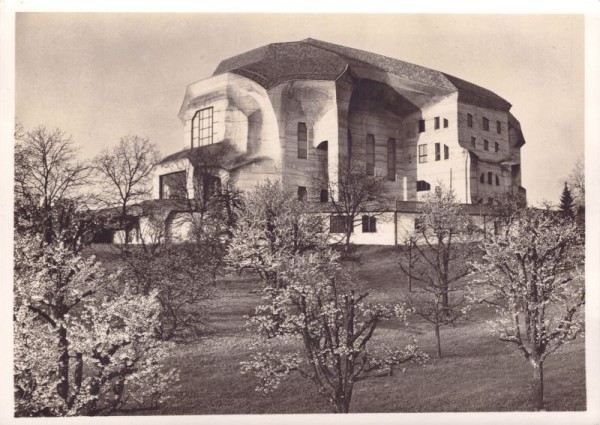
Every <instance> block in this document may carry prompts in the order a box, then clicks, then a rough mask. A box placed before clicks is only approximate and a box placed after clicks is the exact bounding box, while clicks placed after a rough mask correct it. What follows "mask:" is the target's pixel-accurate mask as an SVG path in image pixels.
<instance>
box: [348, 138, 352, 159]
mask: <svg viewBox="0 0 600 425" xmlns="http://www.w3.org/2000/svg"><path fill="white" fill-rule="evenodd" d="M350 160H352V133H350V130H348V161H350Z"/></svg>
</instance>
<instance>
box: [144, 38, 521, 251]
mask: <svg viewBox="0 0 600 425" xmlns="http://www.w3.org/2000/svg"><path fill="white" fill-rule="evenodd" d="M510 108H511V104H510V103H509V102H507V101H506V100H505V99H503V98H502V97H500V96H498V95H496V94H495V93H493V92H492V91H490V90H487V89H484V88H482V87H479V86H477V85H475V84H472V83H469V82H467V81H464V80H461V79H459V78H456V77H454V76H451V75H448V74H446V73H443V72H440V71H435V70H432V69H428V68H424V67H422V66H418V65H414V64H410V63H407V62H403V61H401V60H397V59H392V58H389V57H385V56H382V55H378V54H374V53H369V52H365V51H362V50H357V49H353V48H349V47H344V46H339V45H336V44H331V43H326V42H323V41H319V40H314V39H310V38H309V39H306V40H302V41H298V42H289V43H274V44H269V45H267V46H263V47H259V48H257V49H254V50H251V51H248V52H245V53H242V54H239V55H237V56H234V57H231V58H228V59H224V60H223V61H222V62H221V63H220V64H219V65H218V66H217V69H216V70H215V72H214V73H213V75H212V76H211V77H209V78H206V79H203V80H200V81H197V82H195V83H192V84H190V85H189V86H188V87H187V90H186V93H185V96H184V99H183V104H182V106H181V109H180V111H179V119H180V120H181V123H182V140H181V144H180V147H181V149H180V150H179V151H178V152H176V153H174V154H172V155H170V156H167V157H166V158H165V159H164V160H163V161H162V162H161V164H160V165H159V167H157V170H156V177H155V185H154V193H153V197H154V198H155V199H169V198H173V197H177V196H180V195H181V193H179V192H180V191H181V190H182V189H181V187H182V186H183V187H184V188H185V190H186V192H187V193H186V196H188V197H192V198H193V197H195V196H198V194H196V193H194V192H195V190H196V191H197V190H198V187H197V185H194V184H193V181H194V179H195V178H197V177H198V176H197V174H198V172H199V170H200V169H202V170H203V171H202V173H203V177H202V179H201V181H203V182H204V184H205V185H207V186H213V187H217V186H218V185H219V184H220V182H221V181H223V179H227V180H229V181H231V182H234V183H235V185H236V186H237V187H238V188H239V189H242V190H251V189H252V188H253V187H254V186H255V185H256V183H257V182H260V181H264V180H266V179H271V180H275V179H278V180H281V181H282V182H283V183H284V184H285V185H287V186H289V187H297V190H298V194H299V196H300V197H303V198H306V199H307V200H308V201H315V202H319V201H324V200H326V195H325V196H324V194H323V189H322V187H314V183H311V182H314V180H315V176H320V177H322V178H323V179H327V180H329V181H335V179H337V178H338V172H339V165H340V161H342V160H347V159H348V158H351V159H356V160H357V161H360V162H361V163H364V164H365V170H364V172H365V174H366V175H375V176H380V177H383V178H385V179H386V183H385V185H386V192H387V195H388V197H389V198H390V199H392V200H394V201H397V205H398V207H397V208H396V211H394V213H395V218H394V220H393V221H394V223H392V224H391V225H387V226H379V227H380V229H378V232H377V233H380V234H379V235H367V236H368V237H366V239H365V238H362V239H361V238H360V237H359V238H358V239H356V242H358V243H361V242H366V243H369V242H377V243H395V242H397V239H398V235H397V232H398V230H397V229H398V218H397V216H398V213H402V212H403V211H405V212H406V213H407V214H409V211H410V210H411V208H412V207H411V208H405V207H403V204H402V203H406V204H405V206H408V205H412V203H413V202H414V201H418V200H419V198H420V196H421V195H422V194H424V193H426V192H428V191H430V190H433V189H434V187H435V186H436V185H438V184H444V185H445V186H447V187H451V188H452V189H453V190H454V192H455V194H456V196H457V198H458V200H460V202H463V203H465V204H488V203H493V202H494V199H496V198H497V197H498V196H500V194H502V193H504V192H507V191H510V192H512V193H513V194H519V195H521V196H523V197H524V196H525V189H523V187H522V186H521V167H520V149H521V147H522V146H523V145H524V143H525V140H524V137H523V134H522V132H521V128H520V124H519V121H518V120H517V119H516V118H515V117H514V116H513V115H512V114H511V113H510ZM207 169H208V170H212V171H211V172H210V173H207V172H206V170H207ZM181 182H184V184H183V185H182V184H181ZM394 229H396V231H395V233H396V234H395V235H394V234H391V235H389V237H386V236H385V234H386V233H390V232H391V233H394ZM359 233H360V231H358V232H357V236H358V234H359ZM368 233H374V232H368ZM369 237H370V238H371V239H369Z"/></svg>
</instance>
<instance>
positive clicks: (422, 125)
mask: <svg viewBox="0 0 600 425" xmlns="http://www.w3.org/2000/svg"><path fill="white" fill-rule="evenodd" d="M424 132H425V120H419V133H424Z"/></svg>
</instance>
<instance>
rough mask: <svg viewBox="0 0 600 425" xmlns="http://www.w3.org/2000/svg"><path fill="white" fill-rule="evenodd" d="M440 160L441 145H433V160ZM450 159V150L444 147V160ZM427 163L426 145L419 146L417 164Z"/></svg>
mask: <svg viewBox="0 0 600 425" xmlns="http://www.w3.org/2000/svg"><path fill="white" fill-rule="evenodd" d="M441 158H442V145H441V144H440V143H436V144H435V160H436V161H439V160H440V159H441ZM448 158H450V148H449V147H448V146H447V145H444V159H448ZM425 162H427V144H422V145H419V164H423V163H425Z"/></svg>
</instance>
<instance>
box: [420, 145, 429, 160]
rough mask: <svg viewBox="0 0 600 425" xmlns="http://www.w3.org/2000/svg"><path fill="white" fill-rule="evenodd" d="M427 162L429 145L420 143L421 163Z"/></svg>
mask: <svg viewBox="0 0 600 425" xmlns="http://www.w3.org/2000/svg"><path fill="white" fill-rule="evenodd" d="M425 162H427V145H419V164H423V163H425Z"/></svg>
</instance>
